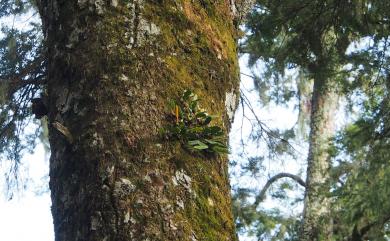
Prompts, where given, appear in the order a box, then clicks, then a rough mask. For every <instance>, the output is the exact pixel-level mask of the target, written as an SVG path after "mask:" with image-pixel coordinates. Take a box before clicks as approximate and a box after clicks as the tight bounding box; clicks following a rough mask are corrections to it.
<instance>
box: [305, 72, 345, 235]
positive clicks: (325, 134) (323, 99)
mask: <svg viewBox="0 0 390 241" xmlns="http://www.w3.org/2000/svg"><path fill="white" fill-rule="evenodd" d="M314 76H315V77H314V86H313V95H312V102H311V103H312V111H311V118H310V136H309V154H308V159H307V176H306V190H305V200H304V210H303V224H302V230H301V238H300V240H301V241H316V240H317V241H318V240H331V236H332V225H331V219H330V200H329V197H328V193H329V170H330V160H329V153H328V148H329V143H330V138H331V137H332V136H333V135H334V131H335V127H334V120H335V113H336V109H337V102H338V93H337V88H336V84H335V83H334V82H333V81H332V80H330V79H329V74H327V73H323V72H321V70H320V69H317V70H316V71H315V73H314Z"/></svg>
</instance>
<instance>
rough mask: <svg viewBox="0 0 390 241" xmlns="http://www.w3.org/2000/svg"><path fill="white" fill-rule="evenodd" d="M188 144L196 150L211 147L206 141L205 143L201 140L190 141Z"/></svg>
mask: <svg viewBox="0 0 390 241" xmlns="http://www.w3.org/2000/svg"><path fill="white" fill-rule="evenodd" d="M188 145H190V146H191V147H192V148H194V149H196V150H205V149H208V148H209V146H208V145H206V144H205V143H203V142H201V141H199V140H194V141H188Z"/></svg>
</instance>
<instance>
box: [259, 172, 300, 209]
mask: <svg viewBox="0 0 390 241" xmlns="http://www.w3.org/2000/svg"><path fill="white" fill-rule="evenodd" d="M284 177H288V178H291V179H293V180H294V181H296V182H297V183H298V184H299V185H301V186H302V187H304V188H306V183H305V182H304V181H303V180H302V178H301V177H300V176H298V175H294V174H291V173H286V172H281V173H279V174H276V175H275V176H273V177H271V178H270V179H269V180H268V181H267V183H266V184H265V186H264V187H263V189H262V190H261V192H260V194H259V195H258V196H257V197H256V200H255V202H254V204H253V205H254V206H255V207H257V205H259V203H260V202H261V201H263V199H264V196H265V193H266V192H267V190H268V188H269V187H270V186H271V185H272V184H273V183H274V182H276V181H277V180H279V179H281V178H284Z"/></svg>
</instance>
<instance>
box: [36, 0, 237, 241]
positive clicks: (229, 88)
mask: <svg viewBox="0 0 390 241" xmlns="http://www.w3.org/2000/svg"><path fill="white" fill-rule="evenodd" d="M39 3H40V4H39V6H40V14H41V16H42V20H43V29H44V32H45V37H46V39H45V40H46V44H47V51H48V67H47V68H48V75H49V76H48V79H49V83H48V88H47V93H48V100H49V106H48V111H49V114H48V116H49V122H50V124H49V125H50V126H49V127H50V145H51V152H52V155H51V158H50V189H51V193H52V213H53V217H54V228H55V240H56V241H85V240H99V241H100V240H101V241H124V240H192V241H194V240H199V241H200V240H207V241H212V240H215V241H222V240H236V234H235V230H234V223H233V217H232V212H231V203H230V187H229V183H228V173H227V163H228V162H227V156H216V155H203V154H195V153H189V152H188V151H186V150H185V149H183V148H182V147H181V146H180V144H179V143H176V142H170V141H168V142H167V141H166V140H163V139H162V138H161V136H160V134H159V130H160V129H161V128H163V127H164V126H165V125H167V124H169V122H170V120H169V119H168V118H167V116H168V115H169V114H170V111H171V110H169V108H168V107H167V106H168V105H167V103H168V100H169V99H171V98H177V97H178V96H180V95H181V93H182V92H183V91H184V90H185V89H192V90H193V91H194V92H195V93H197V94H198V95H199V96H200V98H201V102H200V104H201V105H202V107H204V108H205V109H206V110H207V111H208V112H209V113H212V114H215V115H219V116H220V117H221V118H220V119H219V120H217V122H218V123H217V124H219V125H220V126H223V127H224V129H225V130H226V132H228V130H229V127H230V121H231V118H232V116H233V112H234V110H235V108H236V103H237V97H238V81H239V80H238V76H239V74H238V72H239V71H238V64H237V53H236V39H235V38H236V37H235V34H236V30H235V28H234V26H233V14H232V6H231V2H230V1H229V0H219V1H162V0H148V1H146V0H127V1H125V0H123V1H117V0H111V1H107V0H105V1H104V0H93V1H91V0H89V1H87V0H78V1H76V0H42V1H39Z"/></svg>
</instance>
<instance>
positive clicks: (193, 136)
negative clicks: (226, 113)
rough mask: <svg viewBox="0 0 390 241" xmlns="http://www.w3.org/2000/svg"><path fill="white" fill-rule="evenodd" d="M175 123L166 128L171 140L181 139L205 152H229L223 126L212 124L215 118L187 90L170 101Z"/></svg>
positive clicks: (196, 97)
mask: <svg viewBox="0 0 390 241" xmlns="http://www.w3.org/2000/svg"><path fill="white" fill-rule="evenodd" d="M169 107H170V109H171V110H172V115H171V117H172V118H171V119H172V122H174V124H172V125H171V126H168V127H166V128H165V129H164V131H163V133H164V135H165V136H166V137H167V138H168V139H170V140H179V141H180V142H181V143H182V144H183V145H184V146H185V147H186V148H187V149H188V150H190V151H193V152H204V153H217V154H224V153H228V148H227V146H226V144H225V143H226V138H225V135H224V132H223V130H222V128H221V127H219V126H216V125H211V121H212V120H213V119H214V118H215V117H214V116H211V115H209V114H208V113H207V112H206V111H205V110H203V109H201V108H199V99H198V96H197V95H196V94H194V93H193V92H192V91H190V90H185V91H184V93H183V94H182V96H181V97H180V98H179V99H178V100H172V101H171V102H170V103H169Z"/></svg>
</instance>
